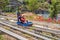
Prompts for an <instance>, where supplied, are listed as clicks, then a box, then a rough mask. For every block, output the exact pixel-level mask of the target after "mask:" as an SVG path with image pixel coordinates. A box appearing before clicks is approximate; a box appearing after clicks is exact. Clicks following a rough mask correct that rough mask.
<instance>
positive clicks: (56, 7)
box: [50, 0, 60, 19]
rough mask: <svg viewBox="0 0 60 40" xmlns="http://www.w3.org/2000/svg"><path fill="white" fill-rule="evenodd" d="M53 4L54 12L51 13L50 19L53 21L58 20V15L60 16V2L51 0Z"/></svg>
mask: <svg viewBox="0 0 60 40" xmlns="http://www.w3.org/2000/svg"><path fill="white" fill-rule="evenodd" d="M51 2H52V4H51V6H53V7H52V8H51V10H52V9H53V10H52V12H51V13H50V17H51V18H52V19H53V18H56V17H57V14H58V11H60V1H59V0H51Z"/></svg>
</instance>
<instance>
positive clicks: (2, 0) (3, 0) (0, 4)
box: [0, 0, 8, 9]
mask: <svg viewBox="0 0 60 40" xmlns="http://www.w3.org/2000/svg"><path fill="white" fill-rule="evenodd" d="M6 5H8V0H0V9H4V8H5V6H6Z"/></svg>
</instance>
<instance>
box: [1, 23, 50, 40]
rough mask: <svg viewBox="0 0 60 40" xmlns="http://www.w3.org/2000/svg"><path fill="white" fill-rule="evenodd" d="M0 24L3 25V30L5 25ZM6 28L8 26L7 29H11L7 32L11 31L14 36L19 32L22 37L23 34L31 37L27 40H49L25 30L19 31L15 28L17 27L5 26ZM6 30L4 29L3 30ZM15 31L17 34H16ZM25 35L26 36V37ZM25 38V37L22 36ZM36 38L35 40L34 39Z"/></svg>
mask: <svg viewBox="0 0 60 40" xmlns="http://www.w3.org/2000/svg"><path fill="white" fill-rule="evenodd" d="M1 24H3V25H4V27H3V26H2V27H3V28H5V25H6V24H4V23H1ZM6 26H8V27H10V28H12V29H8V30H9V31H12V32H14V33H16V34H20V33H19V32H22V33H23V34H20V35H24V34H26V33H27V34H28V35H29V34H30V35H29V36H31V38H30V37H29V39H30V40H31V39H32V40H36V39H38V40H39V39H44V40H51V39H50V38H48V37H44V36H42V35H37V34H34V33H31V32H29V31H26V30H23V29H20V28H17V27H14V26H11V25H6ZM5 29H6V28H5ZM16 31H17V32H16ZM27 34H26V35H27ZM24 36H25V35H24ZM35 38H36V39H35Z"/></svg>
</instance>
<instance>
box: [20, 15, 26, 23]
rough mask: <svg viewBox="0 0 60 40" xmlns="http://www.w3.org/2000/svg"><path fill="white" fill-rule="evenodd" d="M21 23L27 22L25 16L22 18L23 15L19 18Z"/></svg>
mask: <svg viewBox="0 0 60 40" xmlns="http://www.w3.org/2000/svg"><path fill="white" fill-rule="evenodd" d="M19 21H20V22H21V23H25V22H26V20H25V18H24V16H22V15H21V14H20V16H19Z"/></svg>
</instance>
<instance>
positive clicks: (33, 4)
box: [25, 0, 39, 11]
mask: <svg viewBox="0 0 60 40" xmlns="http://www.w3.org/2000/svg"><path fill="white" fill-rule="evenodd" d="M25 2H26V3H27V4H26V5H27V8H28V9H29V10H31V11H34V10H37V9H38V8H39V3H38V0H25Z"/></svg>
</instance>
